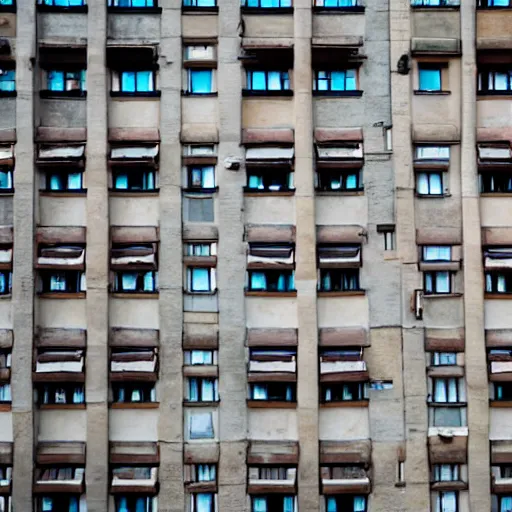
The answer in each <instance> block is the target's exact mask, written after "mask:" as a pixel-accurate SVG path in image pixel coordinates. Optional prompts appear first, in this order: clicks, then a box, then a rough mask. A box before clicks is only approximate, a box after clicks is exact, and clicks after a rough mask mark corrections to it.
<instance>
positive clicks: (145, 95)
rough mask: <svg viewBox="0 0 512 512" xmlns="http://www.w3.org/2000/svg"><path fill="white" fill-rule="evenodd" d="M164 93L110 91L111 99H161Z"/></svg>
mask: <svg viewBox="0 0 512 512" xmlns="http://www.w3.org/2000/svg"><path fill="white" fill-rule="evenodd" d="M161 95H162V91H148V92H123V91H110V97H111V98H135V99H140V98H149V99H154V98H160V96H161Z"/></svg>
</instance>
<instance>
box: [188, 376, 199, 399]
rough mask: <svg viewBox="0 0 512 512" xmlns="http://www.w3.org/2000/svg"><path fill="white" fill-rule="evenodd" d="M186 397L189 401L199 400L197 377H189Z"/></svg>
mask: <svg viewBox="0 0 512 512" xmlns="http://www.w3.org/2000/svg"><path fill="white" fill-rule="evenodd" d="M188 399H189V400H190V401H191V402H197V401H198V400H199V386H198V382H197V379H189V381H188Z"/></svg>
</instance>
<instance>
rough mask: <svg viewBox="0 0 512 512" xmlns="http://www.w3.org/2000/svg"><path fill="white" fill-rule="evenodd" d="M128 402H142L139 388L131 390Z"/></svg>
mask: <svg viewBox="0 0 512 512" xmlns="http://www.w3.org/2000/svg"><path fill="white" fill-rule="evenodd" d="M130 402H142V394H141V392H140V389H134V390H132V396H131V399H130Z"/></svg>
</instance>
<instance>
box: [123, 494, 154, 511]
mask: <svg viewBox="0 0 512 512" xmlns="http://www.w3.org/2000/svg"><path fill="white" fill-rule="evenodd" d="M115 505H116V509H115V512H157V510H158V506H157V502H156V497H153V496H140V495H138V494H133V495H126V496H122V495H117V496H116V497H115Z"/></svg>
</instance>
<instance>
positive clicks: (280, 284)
mask: <svg viewBox="0 0 512 512" xmlns="http://www.w3.org/2000/svg"><path fill="white" fill-rule="evenodd" d="M277 291H279V292H284V291H286V278H285V276H284V275H283V274H280V275H279V277H278V279H277Z"/></svg>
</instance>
